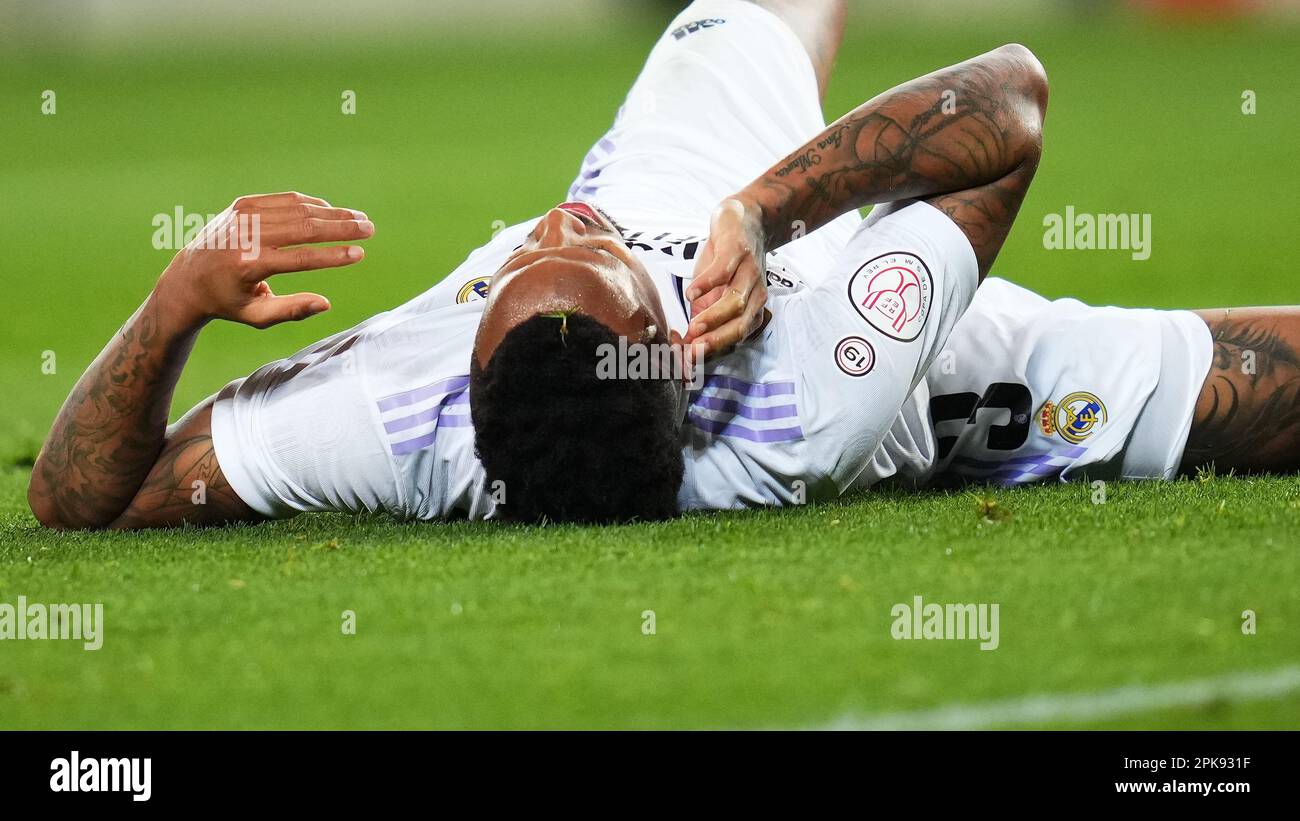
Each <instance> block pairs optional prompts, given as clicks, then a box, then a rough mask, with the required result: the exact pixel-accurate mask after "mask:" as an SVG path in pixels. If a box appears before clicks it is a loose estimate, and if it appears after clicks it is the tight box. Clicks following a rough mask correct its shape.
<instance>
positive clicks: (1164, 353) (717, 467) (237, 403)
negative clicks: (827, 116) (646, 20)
mask: <svg viewBox="0 0 1300 821" xmlns="http://www.w3.org/2000/svg"><path fill="white" fill-rule="evenodd" d="M842 15H843V7H842V4H841V3H838V2H829V1H828V2H825V3H798V4H796V3H777V2H769V3H763V4H750V3H743V2H737V0H710V1H709V2H697V3H695V4H693V5H692V6H691V7H689V8H688V9H687V10H686V11H685V12H683V13H682V15H680V16H679V17H678V18H677V20H675V21H674V22H673V24H672V25H671V26H670V27H669V30H668V31H667V32H666V33H665V35H664V36H663V38H661V40H660V41H659V43H658V44H657V45H656V47H655V49H654V51H653V52H652V54H651V56H650V58H649V60H648V62H647V65H646V67H645V69H644V71H643V72H642V74H641V76H640V78H639V79H638V80H637V82H636V84H635V85H634V87H633V89H632V91H631V92H630V93H629V96H628V99H627V101H626V103H625V105H624V107H623V109H621V111H620V113H619V116H618V117H617V119H616V120H615V124H614V127H613V128H612V129H611V131H610V132H609V133H608V134H607V135H606V136H605V137H604V138H602V139H601V140H600V141H598V142H597V144H596V145H595V146H594V147H593V149H592V151H591V152H590V153H589V154H588V156H587V158H586V160H585V161H584V162H583V164H582V168H581V171H580V174H579V177H578V179H577V180H576V181H575V183H574V185H573V188H572V189H571V191H570V195H569V199H570V202H568V203H565V204H562V205H561V206H559V207H557V208H555V209H552V210H551V211H549V212H547V213H546V214H545V215H544V216H542V217H541V218H539V219H537V220H533V221H529V222H528V223H524V224H522V225H518V226H514V227H513V228H508V229H506V230H504V231H502V232H501V233H500V234H499V235H498V236H497V237H495V238H494V239H493V240H492V241H491V242H490V243H489V244H488V245H486V246H484V247H482V248H480V249H478V250H477V251H475V252H474V253H472V254H471V255H470V257H469V258H468V260H467V261H466V262H465V263H464V264H463V265H462V266H461V267H460V268H458V269H457V270H456V271H455V272H453V274H452V275H450V276H449V277H447V279H446V280H445V281H444V282H442V283H441V284H439V285H438V286H435V287H434V288H432V289H430V290H429V291H428V292H426V293H425V294H423V295H421V296H420V297H417V298H416V299H415V300H413V301H411V302H410V303H407V304H406V305H403V306H401V307H400V308H397V309H395V310H393V311H390V312H388V313H385V314H381V315H379V316H376V317H373V318H371V319H370V320H367V321H366V322H363V323H362V324H361V325H359V326H357V327H356V328H353V329H351V330H348V331H344V332H342V333H340V334H337V335H335V336H333V337H331V338H329V339H327V340H325V341H323V342H321V343H320V344H318V345H316V346H313V347H311V348H309V349H307V350H304V351H302V352H300V353H299V354H297V355H295V356H293V357H290V358H289V359H285V360H280V361H278V362H273V363H271V364H269V365H267V366H265V367H263V368H262V369H260V370H258V371H257V372H255V373H254V374H253V375H251V376H249V377H247V378H245V379H240V380H236V381H235V382H232V383H231V384H230V385H228V386H226V388H224V389H223V390H222V391H220V392H219V393H218V394H217V395H216V396H214V397H213V398H210V399H209V400H206V401H205V402H203V403H201V404H200V405H199V406H197V407H196V408H194V409H193V410H191V411H190V413H188V414H186V415H185V417H183V418H182V419H181V420H180V421H179V422H178V423H176V424H175V425H173V426H172V427H171V428H170V429H167V427H166V420H167V417H168V413H169V406H170V399H171V393H172V390H173V387H174V385H175V383H176V380H177V378H178V376H179V373H180V370H181V368H182V367H183V365H184V362H185V359H186V357H187V355H188V353H189V350H190V348H191V346H192V344H193V340H194V338H195V336H196V334H197V333H198V331H199V330H200V329H201V328H202V326H203V325H204V324H205V323H206V322H207V321H209V320H210V319H212V318H216V317H220V318H224V319H228V320H232V321H238V322H244V323H246V324H251V325H254V326H257V327H265V326H267V325H271V324H275V323H277V322H281V321H286V320H290V319H302V318H305V317H307V316H311V315H313V314H315V313H319V312H320V311H322V310H325V309H326V308H327V307H328V303H327V302H326V301H325V299H324V298H323V297H321V296H317V295H314V294H295V295H292V296H279V297H277V296H274V295H272V294H271V292H270V289H269V287H268V286H267V285H266V280H267V278H268V277H270V276H272V275H273V274H276V273H281V272H286V271H294V270H308V269H314V268H322V267H332V266H339V265H347V264H351V263H352V262H355V261H357V260H358V259H360V257H361V254H360V249H359V248H358V247H357V246H354V245H348V246H339V247H329V248H321V247H306V246H304V245H303V243H309V242H327V241H342V242H353V241H357V240H361V239H365V238H368V237H369V236H370V235H371V234H372V232H373V226H372V225H371V224H370V223H369V221H367V220H366V219H365V217H364V215H362V214H359V213H354V212H351V211H349V210H347V209H338V208H334V207H332V206H330V205H329V204H328V203H326V202H324V201H323V200H319V199H315V198H311V197H304V196H302V195H298V194H280V195H270V196H262V197H246V198H241V199H239V200H237V201H236V202H235V203H234V204H233V205H232V206H231V208H230V209H228V210H227V212H225V213H224V214H223V215H221V216H220V217H219V218H218V219H217V220H216V221H215V223H214V225H213V226H212V229H211V230H212V231H214V232H217V231H220V230H224V228H225V226H227V225H228V224H230V223H231V222H232V221H234V220H235V219H236V218H237V217H238V216H241V215H249V214H255V215H257V216H258V217H259V218H260V220H261V235H262V238H263V248H262V250H261V254H260V255H259V256H258V257H257V258H256V259H255V260H251V261H249V260H244V259H242V258H241V255H240V252H239V251H237V250H232V251H221V250H213V249H209V248H204V247H202V243H201V242H196V243H194V244H192V245H191V247H189V248H187V249H185V250H183V251H182V252H181V253H179V254H178V255H177V257H176V258H175V259H174V260H173V261H172V263H171V264H170V265H169V266H168V268H167V270H166V271H165V272H164V274H163V276H162V277H161V278H160V280H159V282H158V284H157V286H156V287H155V289H154V291H153V293H152V294H151V295H150V296H149V298H148V299H147V300H146V301H145V303H144V305H142V306H141V308H140V309H139V311H137V313H136V314H135V315H134V316H133V317H132V318H131V319H130V320H129V321H128V322H127V324H126V325H125V326H124V327H123V329H122V331H121V332H120V333H119V334H118V335H117V336H116V337H115V338H114V340H113V341H112V342H111V343H110V344H109V346H108V347H107V348H106V349H105V351H104V352H103V353H102V354H101V355H100V357H99V358H98V359H97V360H96V361H95V362H94V363H93V364H92V365H91V367H90V368H89V369H88V370H87V372H86V374H85V375H83V377H82V379H81V380H80V381H79V382H78V384H77V386H76V387H75V388H74V390H73V392H72V394H71V395H70V397H69V398H68V400H67V402H66V403H65V405H64V408H63V409H62V411H61V412H60V414H59V416H58V418H57V419H56V421H55V424H54V428H53V430H52V431H51V433H50V436H49V438H48V440H47V442H46V444H45V447H44V449H43V450H42V453H41V455H40V457H39V459H38V460H37V464H36V466H35V468H34V470H33V475H32V484H31V489H30V492H29V499H30V501H31V505H32V509H33V511H34V512H35V513H36V516H37V518H38V519H39V520H40V521H41V522H42V523H44V524H46V525H49V526H52V527H110V526H111V527H119V528H131V527H151V526H167V525H174V524H179V523H182V522H195V523H197V522H229V521H241V520H243V521H254V520H260V519H265V518H277V517H284V516H290V515H293V514H295V513H297V512H301V511H318V510H342V511H359V510H386V511H389V512H391V513H393V514H394V515H397V516H399V517H403V518H417V519H436V518H443V517H448V516H470V517H485V516H489V515H495V516H504V517H509V518H516V519H523V520H538V519H543V518H546V519H551V520H577V521H620V520H627V519H654V518H662V517H666V516H670V515H673V514H674V513H676V512H677V511H678V510H681V509H692V508H733V507H743V506H747V505H761V504H792V503H800V502H803V501H805V500H813V499H818V498H827V497H832V496H834V495H837V494H839V493H843V492H845V491H848V490H851V489H855V488H861V487H867V486H870V485H871V484H873V483H875V482H877V481H880V480H882V479H885V478H887V477H890V476H898V477H901V478H903V479H905V480H908V481H915V482H929V483H938V482H944V481H947V480H948V479H949V478H950V477H954V476H959V477H972V478H981V479H989V480H993V481H1002V482H1018V481H1033V480H1041V479H1044V478H1052V477H1055V476H1068V475H1070V474H1071V473H1074V472H1077V471H1083V470H1084V469H1087V470H1088V472H1089V473H1090V474H1091V475H1097V474H1099V473H1102V472H1106V471H1109V472H1110V474H1112V475H1124V476H1134V477H1137V476H1153V477H1156V476H1166V477H1167V476H1171V475H1173V474H1174V473H1175V472H1176V471H1177V470H1178V468H1179V466H1180V463H1182V464H1184V465H1186V464H1189V463H1191V462H1194V461H1196V462H1198V461H1204V460H1207V459H1216V460H1219V461H1220V464H1222V463H1223V460H1224V459H1225V458H1228V457H1229V456H1230V457H1231V458H1233V459H1235V460H1236V462H1237V466H1239V467H1252V468H1253V467H1258V468H1269V467H1279V466H1287V467H1289V466H1290V461H1293V454H1294V453H1295V452H1296V449H1295V440H1296V437H1297V435H1298V434H1297V428H1298V427H1300V425H1297V420H1296V419H1295V418H1294V417H1295V407H1296V404H1295V402H1294V385H1295V384H1296V380H1297V370H1298V368H1297V364H1296V360H1295V357H1294V356H1293V355H1289V353H1288V352H1289V350H1290V349H1291V348H1290V346H1289V344H1288V339H1287V336H1288V335H1289V336H1290V337H1291V338H1300V324H1297V322H1296V316H1295V315H1294V314H1287V315H1283V314H1273V313H1267V312H1257V313H1247V314H1237V313H1234V314H1232V315H1231V316H1227V315H1226V314H1224V315H1222V316H1218V317H1213V316H1208V317H1207V321H1210V322H1211V323H1212V325H1213V326H1214V332H1215V336H1216V338H1217V340H1218V341H1217V342H1216V345H1217V346H1218V347H1217V348H1216V349H1213V350H1215V351H1216V353H1215V356H1216V361H1215V362H1214V363H1213V364H1214V370H1213V371H1210V365H1211V362H1210V359H1211V353H1212V347H1211V334H1210V331H1209V330H1208V329H1207V327H1206V323H1205V322H1203V321H1202V320H1201V319H1198V318H1197V317H1196V316H1195V315H1193V314H1190V313H1186V312H1155V311H1124V310H1119V309H1093V308H1088V307H1086V306H1082V305H1080V304H1079V303H1075V302H1073V301H1069V300H1064V301H1060V302H1057V303H1048V302H1046V301H1045V300H1042V299H1041V298H1039V297H1036V296H1034V295H1033V294H1029V293H1028V292H1025V291H1023V290H1022V289H1017V288H1015V287H1014V286H1011V285H1009V284H1007V283H1004V282H1000V281H997V280H993V281H991V282H990V283H988V284H986V285H985V286H984V287H983V288H981V290H980V294H979V296H978V297H976V298H975V301H974V305H973V306H972V308H971V310H970V312H969V313H968V315H967V316H966V317H965V318H964V319H962V320H961V321H960V322H958V319H959V318H960V317H961V314H962V312H963V310H964V309H965V308H966V306H967V305H968V304H969V303H970V302H971V299H972V294H973V292H974V291H975V288H976V285H977V283H978V280H979V279H980V278H981V277H982V276H983V275H984V273H985V272H987V270H988V268H989V266H990V265H991V263H992V261H993V259H994V257H995V256H996V254H997V252H998V249H999V248H1000V247H1001V244H1002V242H1003V240H1004V239H1005V237H1006V235H1007V232H1008V231H1009V229H1010V226H1011V223H1012V221H1013V219H1014V217H1015V214H1016V212H1017V210H1018V208H1019V206H1020V203H1021V201H1022V199H1023V196H1024V193H1025V191H1026V189H1027V187H1028V185H1029V182H1030V180H1031V179H1032V176H1033V173H1034V170H1035V168H1036V166H1037V162H1038V157H1039V152H1040V149H1041V143H1040V127H1041V123H1042V116H1043V111H1044V108H1045V104H1046V82H1045V78H1044V76H1043V73H1042V69H1041V67H1040V66H1039V65H1038V62H1037V61H1036V60H1035V59H1034V58H1033V56H1032V55H1031V54H1029V53H1028V52H1027V51H1026V50H1025V49H1023V48H1021V47H1014V46H1013V47H1006V48H1003V49H999V50H997V51H994V52H991V53H989V54H986V55H983V56H981V57H978V58H975V59H973V60H970V61H967V62H965V63H961V64H958V65H956V66H953V67H951V68H949V69H944V70H941V71H939V72H936V73H934V74H931V75H927V76H926V77H923V78H920V79H918V80H914V81H912V82H910V83H907V84H904V85H903V86H900V87H899V88H896V89H894V90H892V91H890V92H887V93H885V94H883V95H881V96H879V97H877V98H875V99H874V100H871V101H869V102H868V103H865V104H864V105H863V106H861V107H859V108H858V109H856V110H855V111H853V112H851V113H850V114H848V115H846V117H844V118H842V119H841V120H839V121H838V122H836V123H835V124H833V125H832V126H831V127H830V128H825V127H824V126H823V121H822V117H821V113H820V110H819V106H818V95H819V90H824V88H825V83H826V80H827V78H828V74H829V68H830V65H831V63H832V62H833V59H834V52H835V48H836V46H837V44H838V39H839V31H840V26H841V23H842ZM819 132H820V133H819ZM810 135H811V139H809V137H810ZM792 149H793V150H792ZM764 169H767V170H766V171H764ZM751 181H752V182H751ZM719 202H721V205H720V206H718V205H717V203H719ZM871 203H888V205H884V206H878V207H877V208H876V209H875V210H873V212H872V214H871V216H870V217H869V218H868V219H866V220H860V219H859V218H858V217H857V215H856V214H855V213H854V210H855V209H856V208H857V207H859V206H862V205H866V204H871ZM715 206H717V207H716V208H715ZM710 213H713V214H714V216H713V218H712V221H711V222H710V220H709V214H710ZM606 214H614V215H617V217H618V219H619V220H620V223H621V225H615V224H614V223H613V222H612V220H610V218H609V217H608V216H606ZM706 229H707V230H708V231H709V233H710V239H709V243H708V244H707V245H702V239H701V237H700V234H702V233H703V232H704V231H705V230H706ZM778 248H779V250H777V249H778ZM494 272H495V273H494ZM693 275H694V278H692V276H693ZM769 287H770V290H771V293H770V295H769V294H768V288H769ZM485 296H486V298H484V297H485ZM764 306H766V307H767V308H768V309H769V310H767V311H765V310H764ZM693 313H694V319H689V318H688V317H690V316H692V314H693ZM950 334H951V339H949V335H950ZM1081 337H1082V338H1087V339H1089V340H1091V342H1092V344H1091V345H1089V346H1084V348H1085V349H1084V350H1080V346H1078V345H1076V344H1075V342H1076V341H1077V340H1078V339H1079V338H1081ZM620 341H623V342H624V343H625V344H642V345H647V344H658V345H664V344H672V345H676V346H678V347H679V348H680V347H681V346H683V345H684V344H686V343H692V344H693V346H694V350H696V351H702V352H703V353H704V354H705V355H706V356H707V357H708V360H707V362H706V363H700V362H698V361H697V362H695V363H694V364H695V367H696V368H702V373H703V376H704V381H703V387H702V388H701V389H697V390H692V391H686V390H685V389H684V386H683V384H682V381H681V380H680V379H675V378H673V377H672V376H671V375H669V376H661V378H641V379H605V378H602V375H601V372H600V368H599V361H600V357H601V353H600V352H601V350H602V346H610V345H614V346H616V345H617V343H618V342H620ZM945 342H947V350H948V351H949V352H951V353H952V354H953V355H954V357H955V362H951V363H950V362H941V363H939V365H943V366H944V367H930V365H931V363H932V362H933V361H934V360H935V358H936V356H938V355H939V354H940V351H941V350H943V349H944V347H945ZM1247 343H1249V344H1250V345H1252V346H1253V348H1252V349H1253V350H1257V351H1258V352H1259V354H1260V357H1261V362H1260V366H1259V372H1258V374H1257V375H1254V376H1251V377H1239V376H1238V374H1237V373H1236V370H1235V365H1236V363H1235V361H1234V360H1233V359H1232V354H1233V349H1232V348H1231V347H1230V346H1232V345H1244V344H1247ZM603 350H608V348H605V349H603ZM950 364H951V365H952V367H947V365H950ZM1207 372H1209V376H1208V377H1207V376H1206V374H1207ZM1202 380H1204V381H1205V388H1204V390H1201V389H1200V386H1201V383H1202ZM1198 391H1200V397H1201V398H1200V404H1199V406H1198V407H1197V409H1196V410H1197V414H1196V416H1197V421H1196V424H1195V425H1192V423H1191V417H1192V410H1193V405H1194V404H1195V403H1196V401H1197V395H1198ZM1228 392H1231V398H1232V401H1231V402H1229V401H1227V400H1228V398H1229V393H1228ZM1103 397H1104V398H1105V401H1104V402H1103V401H1102V398H1103ZM1220 397H1221V398H1222V400H1223V401H1216V400H1218V399H1219V398H1220ZM1270 409H1272V410H1270ZM1265 414H1267V415H1268V418H1269V419H1270V420H1275V421H1274V424H1273V427H1272V430H1273V431H1275V432H1277V434H1278V435H1277V437H1276V438H1275V439H1272V440H1270V442H1271V443H1273V444H1274V445H1275V447H1276V449H1275V450H1271V451H1270V450H1264V449H1261V448H1259V447H1255V448H1251V449H1250V450H1249V451H1245V450H1242V449H1241V448H1240V446H1241V445H1242V444H1243V443H1247V442H1253V441H1255V437H1257V436H1259V431H1261V430H1263V428H1262V426H1260V425H1259V421H1260V417H1261V416H1262V415H1265ZM1288 414H1289V415H1288ZM1283 417H1285V418H1283ZM1189 425H1190V426H1191V439H1190V440H1189V439H1188V427H1189ZM1185 443H1186V455H1184V444H1185ZM196 482H202V483H203V487H204V488H205V491H206V493H205V496H206V498H205V499H204V504H201V505H198V504H195V503H194V499H195V494H194V490H195V488H196V484H195V483H196Z"/></svg>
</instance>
